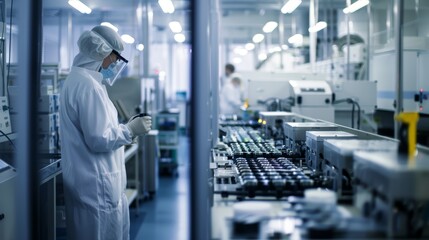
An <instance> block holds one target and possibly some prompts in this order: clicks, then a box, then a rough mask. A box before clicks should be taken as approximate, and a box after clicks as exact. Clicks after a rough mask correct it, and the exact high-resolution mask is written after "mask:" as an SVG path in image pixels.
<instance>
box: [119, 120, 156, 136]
mask: <svg viewBox="0 0 429 240" xmlns="http://www.w3.org/2000/svg"><path fill="white" fill-rule="evenodd" d="M125 125H126V126H127V127H128V129H130V132H131V135H132V136H133V137H135V136H139V135H144V134H146V133H148V132H149V131H150V129H151V127H152V117H150V116H144V117H132V118H131V119H130V121H129V122H128V123H127V124H125Z"/></svg>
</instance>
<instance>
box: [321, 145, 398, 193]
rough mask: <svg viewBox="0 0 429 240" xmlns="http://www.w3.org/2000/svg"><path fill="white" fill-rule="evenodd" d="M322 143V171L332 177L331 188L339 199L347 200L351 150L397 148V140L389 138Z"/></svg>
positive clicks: (351, 174)
mask: <svg viewBox="0 0 429 240" xmlns="http://www.w3.org/2000/svg"><path fill="white" fill-rule="evenodd" d="M323 144H324V152H323V162H324V163H323V173H324V174H325V175H326V176H329V177H331V178H332V189H333V190H334V191H336V192H337V193H338V196H339V197H340V199H349V200H350V198H352V196H353V195H352V194H353V184H352V183H353V152H354V151H357V150H365V151H396V150H397V149H398V142H395V141H389V140H358V139H353V140H339V139H327V140H325V141H324V142H323Z"/></svg>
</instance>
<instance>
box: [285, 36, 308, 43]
mask: <svg viewBox="0 0 429 240" xmlns="http://www.w3.org/2000/svg"><path fill="white" fill-rule="evenodd" d="M287 41H288V42H289V43H290V44H293V45H302V43H303V41H304V37H303V36H302V34H295V35H293V36H292V37H290V38H289V39H288V40H287Z"/></svg>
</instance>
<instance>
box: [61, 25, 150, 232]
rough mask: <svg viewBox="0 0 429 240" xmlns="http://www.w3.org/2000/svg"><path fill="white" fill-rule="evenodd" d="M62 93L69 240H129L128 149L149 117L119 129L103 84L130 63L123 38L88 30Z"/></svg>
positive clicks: (110, 82)
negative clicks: (125, 150)
mask: <svg viewBox="0 0 429 240" xmlns="http://www.w3.org/2000/svg"><path fill="white" fill-rule="evenodd" d="M77 45H78V46H79V53H78V54H77V55H76V57H75V58H74V61H73V66H72V68H71V71H70V74H69V75H68V77H67V79H66V80H65V82H64V85H63V88H62V91H61V94H60V104H61V108H60V137H61V143H62V144H61V145H62V147H61V155H62V170H63V182H64V198H65V207H66V224H67V226H66V227H67V233H66V234H67V238H68V239H76V240H77V239H79V240H85V239H88V240H89V239H91V240H97V239H98V240H106V239H115V240H118V239H129V225H130V222H129V221H130V220H129V210H128V201H127V197H126V196H125V187H126V172H125V159H124V147H123V146H124V145H126V144H130V143H131V142H132V141H133V138H134V137H136V136H139V135H144V134H146V133H147V132H148V131H149V130H150V128H151V125H152V120H151V118H150V117H135V118H132V119H131V120H130V121H129V122H128V123H126V124H119V122H118V113H117V111H116V109H115V107H114V105H113V103H112V102H111V101H110V99H109V97H108V95H107V91H106V87H105V85H106V84H107V85H113V83H114V82H115V81H116V80H117V77H118V75H119V74H120V72H121V71H122V70H123V69H124V67H125V65H126V63H127V62H128V61H127V60H126V59H125V58H124V57H123V56H121V52H122V51H123V49H124V47H123V43H122V40H121V38H120V37H119V35H118V34H117V33H116V32H115V31H113V30H112V29H110V28H108V27H105V26H96V27H94V28H93V29H92V30H91V31H85V32H84V33H83V34H82V35H81V36H80V38H79V40H78V43H77Z"/></svg>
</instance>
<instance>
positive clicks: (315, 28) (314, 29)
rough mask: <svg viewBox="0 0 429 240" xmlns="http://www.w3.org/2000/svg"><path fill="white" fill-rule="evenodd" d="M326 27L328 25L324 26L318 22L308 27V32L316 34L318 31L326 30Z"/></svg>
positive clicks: (323, 23) (324, 23) (324, 24)
mask: <svg viewBox="0 0 429 240" xmlns="http://www.w3.org/2000/svg"><path fill="white" fill-rule="evenodd" d="M326 26H328V24H326V22H318V23H316V24H315V25H314V26H311V27H309V28H308V31H309V32H311V33H313V32H318V31H320V30H322V29H324V28H326Z"/></svg>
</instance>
